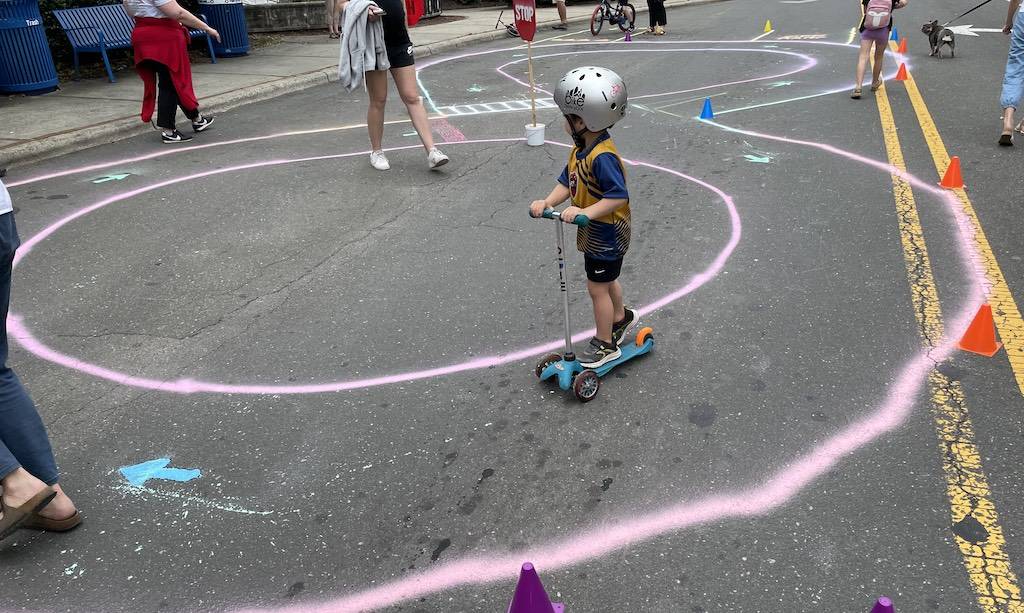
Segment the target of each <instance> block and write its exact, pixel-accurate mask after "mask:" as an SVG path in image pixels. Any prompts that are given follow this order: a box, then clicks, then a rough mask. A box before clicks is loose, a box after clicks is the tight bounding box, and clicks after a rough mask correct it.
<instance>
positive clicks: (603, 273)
mask: <svg viewBox="0 0 1024 613" xmlns="http://www.w3.org/2000/svg"><path fill="white" fill-rule="evenodd" d="M583 266H584V268H586V269H587V279H588V280H590V281H593V282H594V283H611V282H612V281H614V280H616V279H618V278H619V273H620V272H622V258H619V259H617V260H599V259H597V258H592V257H590V256H589V255H587V254H583Z"/></svg>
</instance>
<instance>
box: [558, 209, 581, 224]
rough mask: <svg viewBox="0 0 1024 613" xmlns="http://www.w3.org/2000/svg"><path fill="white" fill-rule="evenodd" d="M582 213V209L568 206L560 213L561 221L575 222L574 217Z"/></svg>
mask: <svg viewBox="0 0 1024 613" xmlns="http://www.w3.org/2000/svg"><path fill="white" fill-rule="evenodd" d="M582 212H583V209H581V208H580V207H578V206H570V207H568V208H567V209H565V210H564V211H562V221H564V222H565V223H572V222H574V221H576V216H577V215H579V214H580V213H582Z"/></svg>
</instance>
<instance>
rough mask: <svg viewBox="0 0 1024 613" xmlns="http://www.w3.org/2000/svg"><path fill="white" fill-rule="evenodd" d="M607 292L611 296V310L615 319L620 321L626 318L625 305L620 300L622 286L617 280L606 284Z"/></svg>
mask: <svg viewBox="0 0 1024 613" xmlns="http://www.w3.org/2000/svg"><path fill="white" fill-rule="evenodd" d="M608 293H609V295H610V296H611V298H612V312H613V313H614V314H615V321H622V320H623V319H625V318H626V305H625V303H624V302H623V300H622V286H621V285H619V282H618V281H612V282H611V283H609V284H608Z"/></svg>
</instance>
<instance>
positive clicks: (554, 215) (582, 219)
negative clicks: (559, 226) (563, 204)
mask: <svg viewBox="0 0 1024 613" xmlns="http://www.w3.org/2000/svg"><path fill="white" fill-rule="evenodd" d="M540 216H541V217H543V218H545V219H559V218H560V217H561V214H560V213H558V212H556V211H555V209H544V212H543V213H541V214H540ZM572 222H573V223H574V224H576V225H577V226H579V227H581V228H586V227H587V226H589V225H590V218H589V217H587V216H586V215H583V214H577V215H576V219H574V220H572Z"/></svg>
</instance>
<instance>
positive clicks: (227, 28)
mask: <svg viewBox="0 0 1024 613" xmlns="http://www.w3.org/2000/svg"><path fill="white" fill-rule="evenodd" d="M0 1H2V0H0ZM199 10H200V12H202V14H203V16H205V17H206V21H207V23H209V24H210V26H211V27H213V29H214V30H217V32H219V33H220V42H219V43H218V42H217V41H213V50H214V51H216V52H217V55H219V56H224V57H232V56H236V55H245V54H247V53H249V26H247V25H246V23H245V6H243V5H242V0H199Z"/></svg>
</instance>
